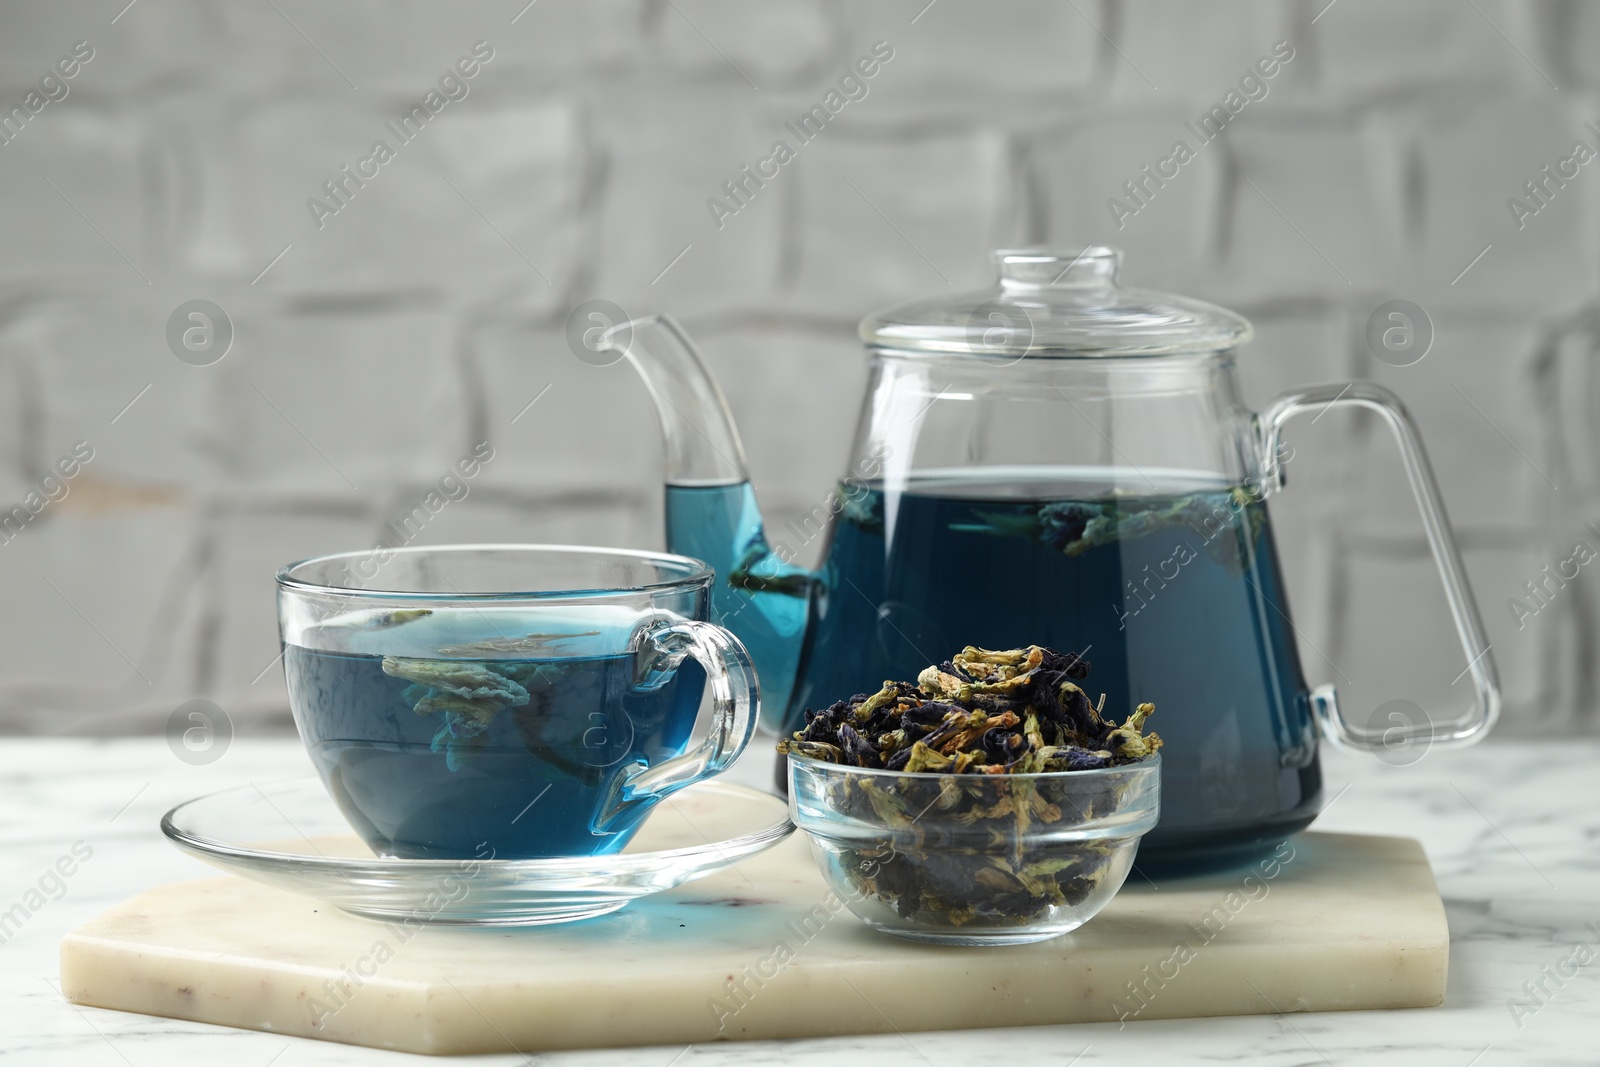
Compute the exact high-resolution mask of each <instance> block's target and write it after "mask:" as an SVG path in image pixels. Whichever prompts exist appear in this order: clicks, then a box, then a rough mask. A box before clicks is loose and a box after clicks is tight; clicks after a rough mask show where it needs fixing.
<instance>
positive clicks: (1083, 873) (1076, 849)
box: [789, 756, 1161, 945]
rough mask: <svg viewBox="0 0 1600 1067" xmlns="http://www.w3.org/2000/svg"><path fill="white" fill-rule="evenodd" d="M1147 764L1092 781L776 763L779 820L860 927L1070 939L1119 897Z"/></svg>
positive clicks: (1156, 791) (1151, 765)
mask: <svg viewBox="0 0 1600 1067" xmlns="http://www.w3.org/2000/svg"><path fill="white" fill-rule="evenodd" d="M1160 807H1161V757H1160V756H1154V757H1152V758H1150V759H1148V760H1144V761H1141V762H1139V763H1131V764H1127V765H1125V766H1122V767H1110V768H1107V769H1105V770H1099V771H1058V772H1053V773H1049V774H1015V775H1010V774H1007V775H987V774H961V775H956V774H934V773H918V774H908V773H906V772H904V771H882V770H870V769H867V768H863V767H852V766H845V765H842V764H837V763H827V762H823V761H821V760H814V759H809V758H807V757H804V756H790V757H789V814H790V818H792V819H793V820H794V822H795V825H797V826H799V827H800V829H802V830H804V831H805V832H806V834H807V836H809V837H810V838H811V851H812V854H813V855H814V856H815V857H816V860H817V865H818V866H819V867H821V868H822V874H823V877H825V878H826V879H827V880H828V883H829V885H830V886H831V887H832V889H833V891H834V892H835V893H837V894H838V895H839V897H840V899H841V900H842V901H843V903H844V905H845V906H846V907H848V908H849V909H850V911H851V912H852V913H854V915H855V916H856V917H857V918H858V919H860V920H862V921H863V922H865V923H866V924H867V925H868V926H871V927H873V928H874V929H877V930H882V931H884V932H886V933H891V934H896V935H898V936H900V937H908V938H912V939H913V940H917V941H933V942H938V943H940V944H947V945H1021V944H1027V943H1029V942H1032V941H1044V940H1048V939H1049V938H1052V937H1057V936H1059V935H1061V934H1064V933H1067V932H1068V931H1071V930H1076V929H1077V928H1078V927H1080V926H1082V925H1083V924H1084V923H1086V922H1088V921H1089V920H1090V919H1091V918H1093V917H1094V916H1095V915H1096V914H1097V913H1098V912H1099V911H1100V909H1101V908H1103V907H1105V906H1106V904H1107V903H1109V902H1110V900H1111V898H1112V897H1113V896H1115V895H1116V892H1117V890H1118V889H1120V888H1121V887H1122V883H1123V880H1124V879H1126V878H1127V877H1128V871H1129V870H1130V869H1131V868H1132V866H1133V857H1134V853H1135V852H1137V851H1138V848H1139V838H1140V837H1142V836H1143V835H1144V834H1145V833H1146V832H1147V831H1149V830H1150V828H1151V827H1153V826H1155V824H1156V819H1157V818H1158V816H1159V815H1160Z"/></svg>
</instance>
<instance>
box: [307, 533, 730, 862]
mask: <svg viewBox="0 0 1600 1067" xmlns="http://www.w3.org/2000/svg"><path fill="white" fill-rule="evenodd" d="M386 556H387V558H386V559H384V560H383V561H382V563H381V564H380V563H379V562H378V561H377V559H376V558H375V557H374V556H373V555H371V554H370V553H346V554H343V555H336V556H325V557H321V558H318V559H313V560H307V561H305V562H302V563H297V564H293V565H291V566H289V567H286V568H284V569H283V570H282V571H280V572H279V574H278V614H279V625H280V633H281V637H282V640H283V649H284V671H285V674H286V676H287V678H288V684H289V699H290V704H291V707H292V709H293V712H294V717H295V724H296V726H297V727H298V728H299V731H300V736H301V739H302V740H303V741H304V742H305V745H306V749H307V751H308V752H309V753H310V755H311V760H312V762H313V764H315V766H316V769H317V773H318V774H319V775H320V776H321V778H322V780H323V782H324V784H326V786H327V787H328V790H329V792H330V793H331V794H332V795H333V798H334V800H335V801H336V802H337V803H338V805H339V808H340V810H341V811H342V812H343V813H344V815H345V817H346V818H347V819H348V820H349V822H350V824H351V826H352V827H353V828H354V829H355V830H356V832H357V833H359V834H360V835H361V837H362V838H363V839H364V840H365V841H366V842H367V844H368V845H370V846H371V847H372V849H373V850H374V851H375V852H377V853H378V854H379V855H383V856H398V857H403V858H413V859H472V858H476V859H482V858H486V857H489V856H493V857H495V858H498V859H530V858H552V857H570V856H595V855H603V854H607V853H612V852H616V851H618V850H620V849H621V848H622V847H623V846H625V845H626V844H627V842H628V840H629V839H630V838H631V837H632V835H633V832H634V831H635V830H636V829H637V828H638V826H639V824H640V823H641V822H642V821H643V819H644V816H645V815H646V814H648V812H649V810H650V809H651V807H652V806H653V805H654V803H655V802H656V801H657V800H659V799H661V798H662V797H663V796H665V795H667V794H668V793H670V792H673V791H674V790H676V789H680V788H682V787H683V786H686V785H689V784H691V783H692V782H696V781H700V780H703V779H705V778H708V777H710V776H712V775H714V774H716V773H718V772H720V771H721V770H723V769H725V768H726V767H727V766H728V765H730V764H731V763H732V762H733V761H734V760H735V759H736V758H737V757H738V755H739V753H740V752H742V751H743V750H744V748H745V746H746V745H747V744H748V743H749V740H750V736H751V734H752V732H753V729H754V724H755V709H756V704H757V690H756V681H755V673H754V671H753V669H752V668H751V666H750V662H749V659H748V657H747V656H746V654H745V651H744V648H743V646H741V645H740V644H739V642H738V640H737V639H736V638H734V637H733V635H732V634H730V633H728V632H727V631H726V630H724V629H722V628H721V627H718V626H715V625H713V624H711V623H709V622H707V621H706V612H707V605H708V602H709V601H708V593H709V588H710V583H711V580H712V571H711V569H710V568H708V567H706V566H705V565H704V564H702V563H700V562H698V561H696V560H691V559H687V558H685V557H681V556H667V555H658V554H650V553H642V552H625V551H617V550H608V549H589V548H571V547H562V546H543V545H488V546H473V545H464V546H452V547H445V548H415V549H412V548H406V549H399V550H394V551H393V552H388V553H386ZM708 684H709V687H710V691H711V696H712V726H711V730H710V732H709V735H708V736H707V738H706V740H705V741H704V743H702V744H701V745H699V746H698V747H697V748H696V749H695V750H694V751H693V752H689V753H686V752H685V750H686V748H687V747H688V743H689V740H690V734H691V732H692V730H693V727H694V724H695V719H696V716H697V714H698V711H699V707H700V701H701V696H702V693H703V691H704V690H705V689H706V687H707V685H708Z"/></svg>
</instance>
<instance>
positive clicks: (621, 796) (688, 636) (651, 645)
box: [598, 616, 761, 827]
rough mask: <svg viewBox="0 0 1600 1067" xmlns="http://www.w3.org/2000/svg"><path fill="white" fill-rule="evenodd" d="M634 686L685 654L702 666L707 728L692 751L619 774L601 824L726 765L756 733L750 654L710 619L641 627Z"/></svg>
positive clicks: (662, 675) (656, 677)
mask: <svg viewBox="0 0 1600 1067" xmlns="http://www.w3.org/2000/svg"><path fill="white" fill-rule="evenodd" d="M634 657H635V658H634V663H635V668H634V685H635V686H637V687H639V688H642V689H650V688H654V687H656V686H660V685H664V684H665V683H666V681H667V680H668V679H669V678H670V677H671V676H672V675H673V674H674V673H676V672H677V670H678V668H679V667H680V666H681V665H682V664H683V661H684V659H685V658H686V657H693V658H694V659H695V660H696V661H698V662H699V664H700V666H701V667H703V668H705V672H706V687H707V689H708V690H709V691H710V693H711V717H712V722H711V730H710V732H709V733H708V734H707V735H706V739H705V740H704V741H703V742H701V744H700V745H699V747H698V748H696V749H694V751H692V752H686V753H684V754H683V755H681V756H674V757H672V758H671V759H669V760H664V761H662V762H660V763H657V764H655V765H654V766H651V765H647V764H645V763H644V762H643V761H641V762H639V763H636V764H634V765H633V766H632V767H630V768H628V769H627V770H626V771H624V772H623V773H622V774H621V775H619V776H618V778H617V783H616V786H615V787H614V788H613V791H612V794H611V802H610V803H609V804H608V805H607V810H606V813H605V814H604V816H603V817H602V818H601V819H600V820H598V822H599V825H600V826H601V827H604V826H605V825H607V824H609V823H610V822H611V821H612V820H613V819H615V818H616V816H618V815H619V814H621V813H622V812H623V811H624V810H626V809H627V808H629V807H631V806H633V805H634V804H637V803H639V802H641V801H652V800H660V799H661V798H662V797H665V796H667V795H669V794H671V793H675V792H677V791H678V790H679V789H682V788H684V787H685V786H688V785H693V784H694V783H695V782H699V781H703V780H705V779H707V778H710V777H711V776H713V775H715V774H718V773H720V772H721V771H723V770H726V769H727V768H728V767H729V766H730V765H731V764H732V763H733V761H734V760H736V759H738V758H739V756H740V754H741V753H743V752H744V750H745V748H746V747H747V746H748V745H749V744H750V739H751V737H752V736H754V734H755V728H756V718H757V712H758V711H759V708H760V703H761V696H760V693H761V689H760V685H759V683H758V682H757V680H756V670H755V667H754V666H752V665H751V663H750V654H749V653H748V652H746V651H745V647H744V645H742V644H741V643H740V642H739V639H738V638H737V637H735V636H733V634H732V633H730V632H728V631H727V630H725V629H723V628H722V627H720V626H717V625H715V624H713V623H709V622H700V621H698V620H695V619H684V618H681V617H677V616H673V617H670V618H665V619H661V620H658V621H656V622H654V623H652V624H650V625H647V626H645V627H643V628H641V629H640V631H639V633H638V635H637V636H636V638H635V641H634Z"/></svg>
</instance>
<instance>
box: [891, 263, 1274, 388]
mask: <svg viewBox="0 0 1600 1067" xmlns="http://www.w3.org/2000/svg"><path fill="white" fill-rule="evenodd" d="M994 259H995V262H996V264H997V265H998V266H999V268H1000V281H999V285H998V286H997V287H996V288H994V289H990V290H987V291H984V292H976V293H964V294H962V295H959V296H954V297H942V298H937V299H933V300H917V301H913V302H911V303H908V304H900V305H897V306H895V307H892V308H888V309H886V310H884V311H879V312H875V313H874V314H871V315H868V316H867V317H866V318H864V319H862V320H861V329H860V333H861V339H862V340H863V341H865V342H866V343H867V344H868V345H872V346H875V347H879V348H893V349H901V350H907V351H913V352H939V353H946V354H965V355H978V356H982V357H985V358H993V357H1003V358H1005V359H1007V360H1013V359H1017V358H1020V357H1022V356H1030V357H1041V358H1057V359H1061V358H1087V357H1096V356H1167V355H1175V354H1179V353H1184V352H1194V353H1199V352H1215V351H1218V350H1221V349H1226V348H1232V347H1234V346H1236V345H1240V344H1243V343H1244V342H1246V341H1248V340H1249V339H1250V336H1251V332H1252V331H1251V329H1250V323H1249V321H1248V320H1246V319H1245V318H1244V317H1243V316H1241V315H1237V314H1235V313H1233V312H1231V311H1229V310H1227V309H1226V308H1221V307H1218V306H1216V305H1215V304H1208V303H1206V302H1205V301H1203V300H1193V299H1191V298H1189V297H1185V296H1174V295H1172V294H1170V293H1159V292H1154V291H1152V290H1148V289H1128V288H1124V287H1123V286H1120V285H1118V284H1117V271H1118V269H1119V268H1120V267H1121V265H1122V253H1121V251H1119V250H1118V249H1115V248H1107V247H1105V246H1104V245H1091V246H1090V247H1088V248H1085V249H1083V250H1082V251H1068V250H1062V249H1059V248H1020V249H1001V250H1000V251H997V252H995V253H994Z"/></svg>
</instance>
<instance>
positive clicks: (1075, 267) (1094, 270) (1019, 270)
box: [994, 245, 1122, 290]
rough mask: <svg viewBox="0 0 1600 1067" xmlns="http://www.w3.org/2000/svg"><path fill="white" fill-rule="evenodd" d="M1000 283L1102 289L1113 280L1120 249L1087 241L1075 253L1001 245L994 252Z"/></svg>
mask: <svg viewBox="0 0 1600 1067" xmlns="http://www.w3.org/2000/svg"><path fill="white" fill-rule="evenodd" d="M994 260H995V263H996V264H998V265H999V267H1000V287H1001V288H1002V289H1006V290H1029V289H1106V288H1110V287H1112V286H1114V285H1116V284H1117V274H1118V272H1119V271H1120V270H1121V269H1122V253H1121V252H1120V251H1119V250H1117V249H1115V248H1110V247H1107V246H1106V245H1090V246H1089V247H1088V248H1085V249H1084V250H1083V251H1081V252H1078V253H1076V254H1069V253H1066V252H1057V251H1055V250H1051V249H1041V248H1002V249H1000V250H999V251H997V252H995V253H994Z"/></svg>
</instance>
